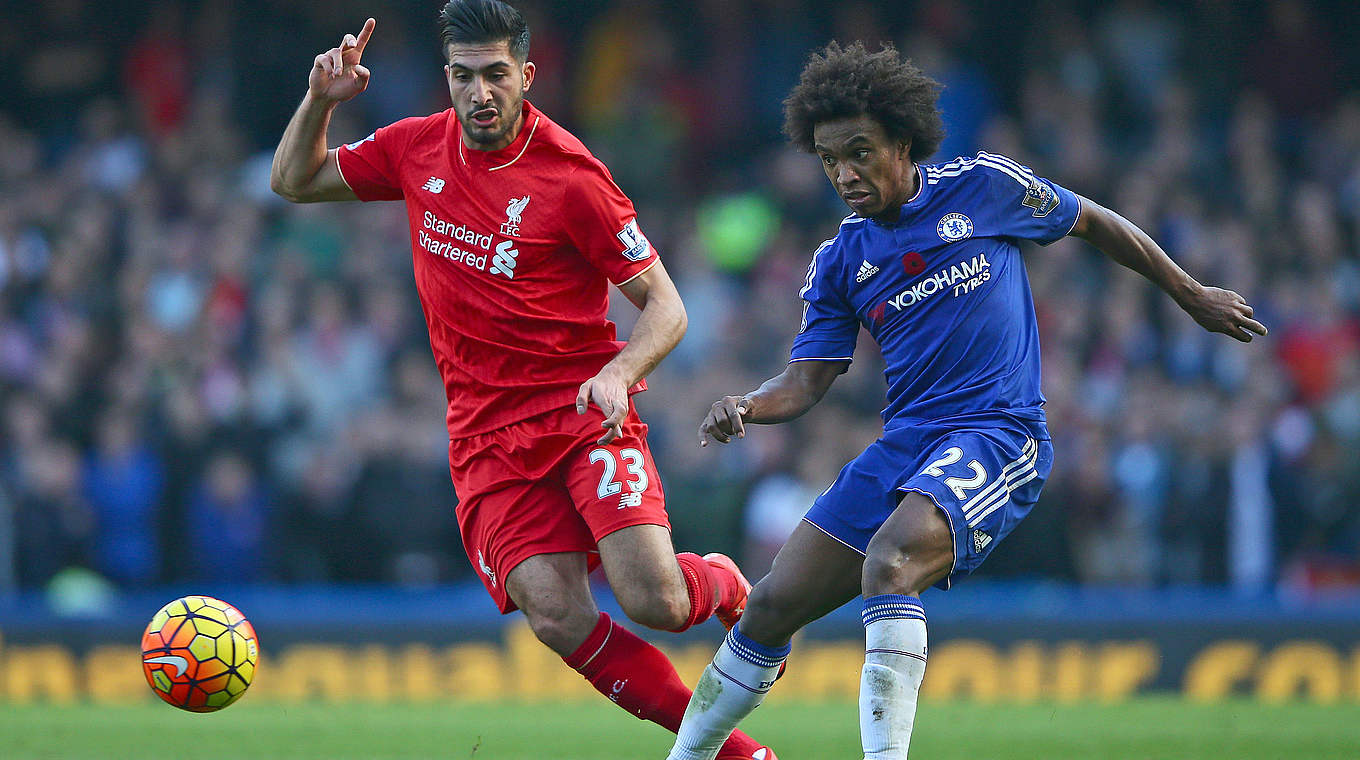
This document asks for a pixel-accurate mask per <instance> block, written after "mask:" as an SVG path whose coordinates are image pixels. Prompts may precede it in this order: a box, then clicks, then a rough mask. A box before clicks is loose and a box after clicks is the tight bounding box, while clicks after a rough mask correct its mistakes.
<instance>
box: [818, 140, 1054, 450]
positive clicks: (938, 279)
mask: <svg viewBox="0 0 1360 760" xmlns="http://www.w3.org/2000/svg"><path fill="white" fill-rule="evenodd" d="M918 172H919V177H920V190H919V191H918V192H917V194H916V195H915V197H913V198H912V199H911V200H909V201H908V202H907V203H906V204H904V205H903V206H902V209H901V213H900V216H899V219H898V222H897V223H896V224H891V225H888V224H881V223H879V222H877V221H873V220H867V219H864V218H861V217H850V218H847V219H846V220H845V221H843V222H842V223H841V226H840V230H839V231H838V233H837V235H836V237H835V238H833V239H831V240H828V241H827V242H826V243H824V244H822V246H821V247H820V248H819V249H818V250H817V251H816V252H815V254H814V255H813V259H812V263H811V264H810V266H809V268H808V276H807V280H806V282H805V283H804V287H803V289H802V292H801V296H802V298H803V300H804V302H805V305H804V318H803V324H802V326H801V329H800V331H799V333H798V335H797V336H796V338H795V339H794V343H793V351H792V355H791V360H792V361H809V360H820V359H848V358H850V357H851V356H852V355H853V354H854V350H855V340H856V336H857V335H858V333H859V329H860V327H861V326H863V327H864V328H865V329H867V330H868V332H869V334H870V335H872V336H873V337H874V340H875V341H877V342H878V344H879V346H880V348H881V349H882V354H883V358H884V361H885V363H886V369H885V372H884V374H885V378H886V380H887V384H888V405H887V407H886V408H885V409H884V410H883V421H884V424H885V426H886V427H888V428H893V427H897V426H900V425H906V424H916V423H920V422H923V421H940V420H946V419H952V418H956V417H968V416H972V415H976V414H977V413H979V412H989V413H1002V414H1003V415H1006V416H1010V417H1012V418H1015V419H1018V420H1028V421H1041V420H1042V419H1043V411H1042V406H1043V403H1044V397H1043V394H1042V393H1041V392H1040V390H1039V336H1038V327H1037V324H1036V321H1035V316H1034V302H1033V299H1032V297H1031V295H1030V289H1029V281H1028V278H1027V277H1026V275H1025V265H1024V261H1023V259H1022V258H1021V255H1020V249H1019V247H1018V242H1019V241H1020V240H1033V241H1036V242H1038V243H1041V244H1047V243H1051V242H1053V241H1055V240H1057V239H1059V238H1061V237H1063V236H1065V235H1067V234H1068V233H1069V232H1070V231H1071V230H1072V228H1073V227H1074V226H1075V224H1076V220H1077V214H1078V211H1079V204H1078V201H1077V198H1076V196H1075V195H1073V194H1072V193H1071V192H1070V191H1068V190H1066V189H1065V188H1062V187H1060V186H1058V185H1056V184H1054V183H1052V182H1050V181H1048V180H1046V179H1043V178H1040V177H1036V176H1035V175H1034V174H1033V173H1032V172H1031V171H1030V170H1029V169H1028V168H1026V167H1023V166H1021V165H1020V164H1018V163H1016V162H1014V161H1012V160H1011V159H1009V158H1006V157H1004V156H998V155H994V154H990V153H979V154H978V155H977V156H976V157H974V158H963V159H958V160H956V161H951V162H949V163H943V164H934V165H921V166H919V167H918Z"/></svg>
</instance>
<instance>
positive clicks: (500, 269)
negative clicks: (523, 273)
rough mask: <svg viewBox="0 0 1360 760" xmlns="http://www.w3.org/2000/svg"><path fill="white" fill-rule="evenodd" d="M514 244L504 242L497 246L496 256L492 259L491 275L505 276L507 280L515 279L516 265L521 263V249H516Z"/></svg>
mask: <svg viewBox="0 0 1360 760" xmlns="http://www.w3.org/2000/svg"><path fill="white" fill-rule="evenodd" d="M514 245H515V244H514V242H513V241H510V240H502V241H501V242H500V243H499V244H498V245H497V246H496V256H495V257H494V258H493V259H491V273H492V274H503V275H505V279H507V280H513V279H515V265H516V264H518V263H519V259H518V258H516V257H517V256H519V249H517V248H515V247H514Z"/></svg>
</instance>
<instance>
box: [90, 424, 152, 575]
mask: <svg viewBox="0 0 1360 760" xmlns="http://www.w3.org/2000/svg"><path fill="white" fill-rule="evenodd" d="M94 441H95V442H94V446H93V448H92V449H91V451H90V453H89V456H88V457H87V458H86V460H85V468H84V474H83V477H82V480H83V492H84V498H85V500H86V501H87V502H89V504H90V505H91V507H92V508H93V510H94V521H95V529H94V530H95V552H94V562H95V569H96V570H98V571H99V572H100V573H103V574H104V575H105V576H106V577H108V578H110V579H112V580H114V581H117V582H118V583H121V584H125V585H128V586H146V585H149V584H151V583H153V582H155V581H156V580H158V575H159V573H160V545H159V542H158V541H157V538H156V536H157V529H156V528H157V520H158V519H159V518H160V517H161V515H160V505H161V493H162V489H163V488H164V485H165V467H164V464H163V462H162V460H161V458H160V456H159V454H158V452H157V451H156V450H155V449H153V448H152V447H151V444H150V441H148V440H146V439H144V438H141V437H140V436H139V435H138V429H137V422H136V419H135V418H134V416H133V414H132V412H130V411H128V410H125V409H111V410H109V411H107V412H104V413H103V414H102V415H101V416H100V418H99V420H98V421H97V422H96V423H95V438H94Z"/></svg>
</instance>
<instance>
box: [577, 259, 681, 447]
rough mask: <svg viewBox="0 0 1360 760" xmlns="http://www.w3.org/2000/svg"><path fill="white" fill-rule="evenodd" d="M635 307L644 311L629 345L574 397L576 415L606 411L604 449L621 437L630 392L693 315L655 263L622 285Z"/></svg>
mask: <svg viewBox="0 0 1360 760" xmlns="http://www.w3.org/2000/svg"><path fill="white" fill-rule="evenodd" d="M619 290H621V291H622V292H623V294H624V295H625V296H627V297H628V300H629V301H632V302H633V305H634V306H636V307H638V308H639V309H641V310H642V313H641V314H639V315H638V319H637V322H636V323H635V324H634V325H633V332H632V334H631V335H629V336H628V344H627V345H625V346H624V347H623V349H622V350H621V351H619V353H618V354H616V355H615V356H614V358H613V359H610V360H609V363H608V364H605V365H604V367H603V368H602V369H601V370H600V371H599V372H598V373H596V375H595V376H594V377H592V378H590V379H589V380H587V381H585V382H584V383H581V387H580V389H579V390H578V391H577V393H576V413H577V414H585V411H586V407H587V406H588V405H589V404H591V403H594V404H595V405H596V406H598V407H600V409H601V410H602V411H603V412H604V415H605V420H604V422H602V423H600V427H602V428H604V429H605V433H604V435H603V436H602V437H601V438H600V440H599V441H598V443H599V444H600V445H601V446H603V445H605V444H607V443H609V442H610V441H612V440H614V439H615V438H617V437H619V436H620V435H622V434H623V428H622V425H623V420H624V418H625V417H627V416H628V389H629V388H631V387H633V386H634V385H635V384H636V383H637V382H638V381H639V380H641V379H642V378H644V377H646V376H647V375H648V374H649V373H650V372H651V371H652V370H654V369H656V365H658V364H660V363H661V360H662V359H664V358H666V354H669V353H670V352H671V350H672V349H674V348H675V346H676V345H677V344H678V343H679V342H680V339H681V338H683V337H685V329H686V328H687V327H688V326H689V317H688V315H686V314H685V304H684V302H683V301H681V300H680V292H679V291H678V290H676V289H675V283H673V282H671V276H670V275H669V274H667V273H666V267H664V266H662V265H661V262H660V261H657V262H656V263H655V264H653V265H652V266H651V268H649V269H647V271H645V272H643V273H642V274H639V275H638V276H636V277H634V278H633V279H631V280H629V281H628V282H625V283H624V284H622V285H620V286H619Z"/></svg>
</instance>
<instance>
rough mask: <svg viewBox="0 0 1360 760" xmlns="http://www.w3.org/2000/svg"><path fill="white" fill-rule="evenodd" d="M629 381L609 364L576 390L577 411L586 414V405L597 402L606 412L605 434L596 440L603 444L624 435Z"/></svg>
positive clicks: (596, 404) (602, 425)
mask: <svg viewBox="0 0 1360 760" xmlns="http://www.w3.org/2000/svg"><path fill="white" fill-rule="evenodd" d="M628 385H629V383H628V381H627V380H625V379H624V378H622V377H619V376H618V374H617V373H615V372H614V371H613V370H611V369H610V368H609V367H608V366H606V367H605V368H604V369H602V370H600V373H599V374H598V375H596V376H595V377H592V378H590V379H589V380H587V381H585V382H584V383H581V388H580V390H578V391H577V392H576V413H577V414H585V413H586V407H587V406H589V405H590V404H592V403H593V404H595V406H598V407H599V408H600V411H602V412H604V422H601V423H600V427H602V428H604V435H602V436H600V440H598V441H596V443H598V444H599V445H601V446H604V445H606V444H608V443H609V442H610V441H612V440H614V439H615V438H618V437H619V436H621V435H623V420H624V418H625V417H627V416H628Z"/></svg>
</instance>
